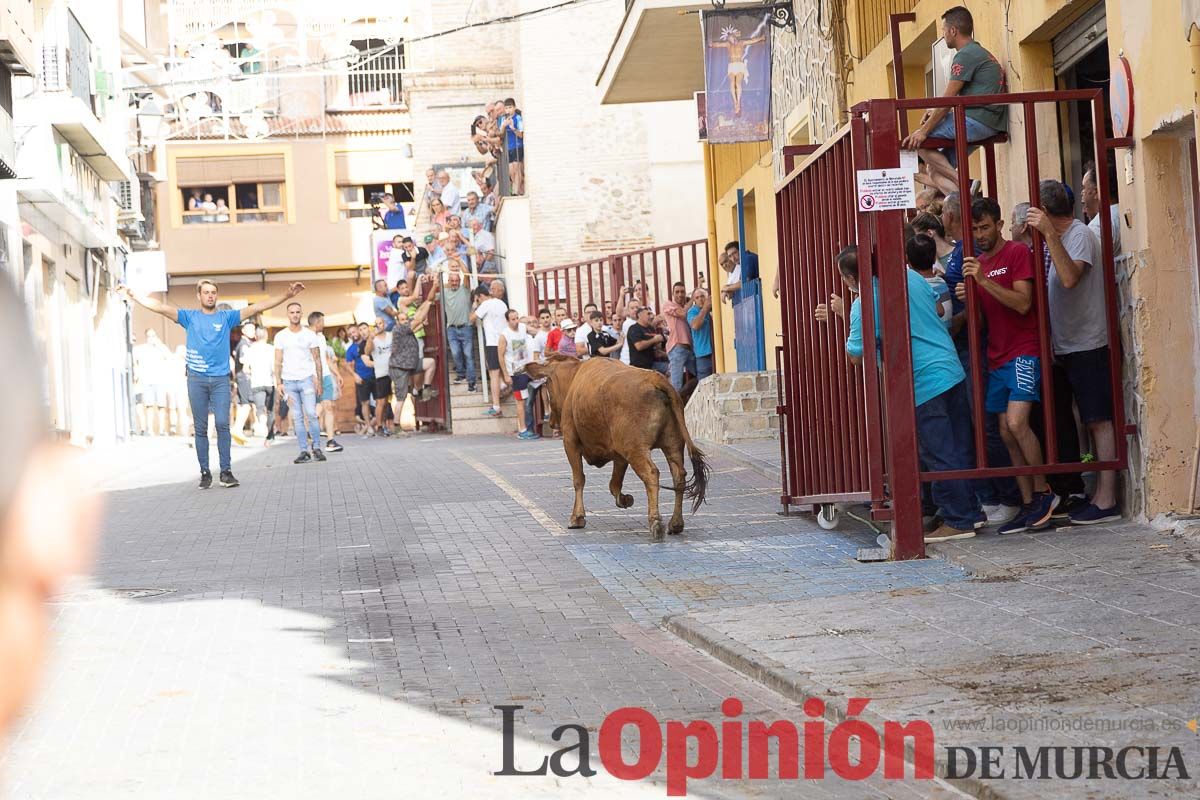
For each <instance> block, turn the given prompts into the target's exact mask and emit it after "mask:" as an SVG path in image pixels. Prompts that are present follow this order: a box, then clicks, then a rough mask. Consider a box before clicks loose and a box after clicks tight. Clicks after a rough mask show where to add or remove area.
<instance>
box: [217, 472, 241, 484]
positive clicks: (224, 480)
mask: <svg viewBox="0 0 1200 800" xmlns="http://www.w3.org/2000/svg"><path fill="white" fill-rule="evenodd" d="M221 485H222V486H224V487H225V488H226V489H232V488H233V487H235V486H237V485H239V484H238V479H237V478H235V477H233V472H232V471H230V470H227V469H223V470H221Z"/></svg>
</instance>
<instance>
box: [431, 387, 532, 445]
mask: <svg viewBox="0 0 1200 800" xmlns="http://www.w3.org/2000/svg"><path fill="white" fill-rule="evenodd" d="M476 389H477V390H476V391H474V392H468V391H467V384H465V383H452V384H450V419H451V421H452V426H453V427H452V429H453V431H454V435H456V436H461V435H470V434H492V435H497V434H499V435H504V436H512V435H513V434H515V433H516V432H517V420H516V415H517V403H516V402H515V401H514V400H513V399H512V395H509V396H508V397H506V398H504V399H503V400H502V401H501V403H500V410H501V412H503V414H504V416H502V417H488V416H485V415H484V413H483V412H485V411H487V410H488V406H489V405H491V400H490V398H489V397H486V396H484V394H483V391H482V389H483V383H482V382H481V383H479V384H478V385H477V387H476ZM521 413H525V408H524V405H522V406H521Z"/></svg>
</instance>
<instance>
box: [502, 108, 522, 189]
mask: <svg viewBox="0 0 1200 800" xmlns="http://www.w3.org/2000/svg"><path fill="white" fill-rule="evenodd" d="M500 133H501V135H502V136H504V149H505V150H506V151H507V153H508V178H509V180H510V181H512V193H513V194H516V195H520V194H525V117H524V115H522V114H521V109H519V108H517V101H516V100H514V99H513V98H511V97H510V98H508V99H507V100H505V101H504V116H502V117H501V118H500Z"/></svg>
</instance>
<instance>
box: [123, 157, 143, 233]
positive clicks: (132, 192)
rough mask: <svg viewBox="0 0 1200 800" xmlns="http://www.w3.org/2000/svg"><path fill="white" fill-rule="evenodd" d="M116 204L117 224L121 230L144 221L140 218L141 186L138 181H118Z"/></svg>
mask: <svg viewBox="0 0 1200 800" xmlns="http://www.w3.org/2000/svg"><path fill="white" fill-rule="evenodd" d="M131 169H132V167H131ZM117 203H118V205H119V206H120V211H119V212H118V213H117V222H118V223H119V224H120V225H121V226H122V228H124V227H125V226H127V225H131V224H134V223H138V222H142V221H144V220H145V217H143V216H142V184H141V182H140V181H137V180H133V181H118V182H117Z"/></svg>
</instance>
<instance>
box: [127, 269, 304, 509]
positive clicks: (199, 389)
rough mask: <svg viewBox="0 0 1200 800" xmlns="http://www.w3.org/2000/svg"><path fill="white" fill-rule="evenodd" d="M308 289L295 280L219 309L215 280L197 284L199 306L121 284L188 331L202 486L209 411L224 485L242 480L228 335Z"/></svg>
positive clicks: (206, 476)
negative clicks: (271, 293) (234, 441)
mask: <svg viewBox="0 0 1200 800" xmlns="http://www.w3.org/2000/svg"><path fill="white" fill-rule="evenodd" d="M302 291H304V284H303V283H293V284H292V285H291V286H289V287H288V290H287V291H286V292H284V293H283V294H280V295H276V296H275V297H268V298H267V299H266V300H263V301H261V302H258V303H255V304H254V305H251V306H246V307H245V308H232V309H227V310H224V311H219V310H218V309H217V285H216V284H215V283H213V282H212V281H210V280H202V281H200V282H199V283H197V284H196V297H197V298H198V299H199V300H200V308H196V309H193V308H176V307H175V306H173V305H171V304H170V303H163V302H161V301H159V300H155V299H154V298H152V297H143V296H141V295H138V294H134V293H133V292H132V291H131V290H130V289H129V287H127V286H122V287H120V288H119V289H118V292H119V293H120V294H121V296H122V297H124V298H125V299H126V300H131V301H133V302H135V303H137V304H138V305H140V306H141V307H142V308H146V309H149V310H150V311H153V312H154V313H156V314H161V315H162V316H164V317H166V318H167V319H169V320H171V321H172V322H175V323H178V324H179V326H180V327H181V328H183V329H184V330H185V331H187V387H188V401H189V402H190V403H191V406H192V424H193V425H194V426H195V429H196V459H197V460H198V461H199V462H200V488H201V489H207V488H209V487H210V486H212V472H210V471H209V468H208V414H209V412H210V411H211V412H212V414H213V416H214V417H216V422H217V454H218V456H219V458H220V466H221V485H222V486H224V487H226V488H232V487H234V486H237V485H238V480H237V478H235V477H233V467H232V458H231V456H230V436H229V404H230V391H229V361H230V354H229V334H230V332H231V331H232V330H233V329H234V328H236V327H237V326H238V325H241V324H242V321H243V320H247V319H250V318H251V317H255V316H257V315H259V314H261V313H262V312H264V311H267V310H268V309H272V308H275V306H277V305H279V304H281V303H283V302H284V301H286V300H290V299H291V298H293V297H295V296H296V295H298V294H300V293H301V292H302Z"/></svg>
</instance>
